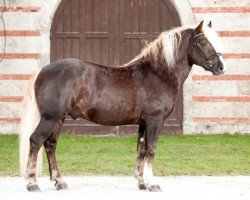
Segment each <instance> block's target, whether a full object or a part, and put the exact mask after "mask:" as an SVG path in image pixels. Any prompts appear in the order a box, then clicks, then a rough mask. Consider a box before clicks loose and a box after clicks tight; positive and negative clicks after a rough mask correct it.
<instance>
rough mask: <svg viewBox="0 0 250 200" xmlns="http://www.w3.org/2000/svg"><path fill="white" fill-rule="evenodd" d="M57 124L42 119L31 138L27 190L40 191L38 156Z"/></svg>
mask: <svg viewBox="0 0 250 200" xmlns="http://www.w3.org/2000/svg"><path fill="white" fill-rule="evenodd" d="M56 123H57V121H54V120H47V119H45V118H43V117H42V118H41V120H40V122H39V124H38V126H37V128H36V129H35V131H34V132H33V134H32V135H31V136H30V152H29V158H28V164H27V170H26V177H27V178H28V179H29V183H28V185H27V190H29V191H39V190H40V189H39V187H38V184H37V181H36V163H37V155H38V151H39V149H40V148H41V147H42V145H43V143H44V142H45V140H46V139H47V138H48V137H49V135H50V133H51V132H52V130H53V129H54V126H55V125H56Z"/></svg>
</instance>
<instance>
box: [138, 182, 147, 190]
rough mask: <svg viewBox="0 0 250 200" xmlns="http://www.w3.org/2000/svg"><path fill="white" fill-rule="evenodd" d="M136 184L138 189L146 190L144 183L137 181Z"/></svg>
mask: <svg viewBox="0 0 250 200" xmlns="http://www.w3.org/2000/svg"><path fill="white" fill-rule="evenodd" d="M137 186H138V188H139V190H146V189H147V187H146V185H145V183H140V182H139V183H138V184H137Z"/></svg>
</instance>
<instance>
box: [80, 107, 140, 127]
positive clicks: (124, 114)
mask: <svg viewBox="0 0 250 200" xmlns="http://www.w3.org/2000/svg"><path fill="white" fill-rule="evenodd" d="M84 118H86V119H87V120H89V121H92V122H95V123H97V124H101V125H110V126H116V125H126V124H138V122H139V120H140V114H139V111H138V110H136V109H133V108H131V107H129V106H127V105H97V106H95V107H93V108H91V109H88V110H86V112H85V113H84Z"/></svg>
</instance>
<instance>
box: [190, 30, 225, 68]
mask: <svg viewBox="0 0 250 200" xmlns="http://www.w3.org/2000/svg"><path fill="white" fill-rule="evenodd" d="M193 35H194V36H193V37H192V42H193V45H192V50H193V51H194V49H195V48H196V49H197V53H198V54H199V55H200V57H202V59H203V60H204V61H205V67H206V68H207V69H210V68H211V67H212V66H213V65H212V63H211V60H212V59H213V58H215V57H217V58H219V57H220V56H221V53H218V52H215V53H214V54H213V55H211V56H209V57H207V56H206V55H205V54H204V52H203V51H202V50H201V48H200V47H199V45H198V43H197V42H196V38H198V37H199V36H200V35H204V33H199V34H197V35H195V33H194V34H193ZM192 53H193V52H192Z"/></svg>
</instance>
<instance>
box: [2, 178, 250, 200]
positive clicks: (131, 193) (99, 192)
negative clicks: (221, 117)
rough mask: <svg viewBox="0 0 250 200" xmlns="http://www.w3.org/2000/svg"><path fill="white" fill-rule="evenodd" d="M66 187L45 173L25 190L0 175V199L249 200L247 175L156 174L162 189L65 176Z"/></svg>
mask: <svg viewBox="0 0 250 200" xmlns="http://www.w3.org/2000/svg"><path fill="white" fill-rule="evenodd" d="M64 180H65V181H66V182H67V184H68V186H69V189H67V190H64V191H56V190H55V188H54V186H53V183H52V182H51V181H49V178H48V177H40V178H38V183H39V186H40V189H41V192H34V193H32V192H28V191H27V190H26V188H25V186H26V183H27V181H26V180H25V179H24V178H20V177H0V199H2V200H12V199H13V200H14V199H25V200H31V199H32V200H39V199H46V200H49V199H51V200H52V199H60V200H77V199H81V200H87V199H91V200H93V199H101V200H113V199H118V200H123V199H124V200H138V199H142V200H149V199H150V200H161V199H164V200H172V199H175V200H176V199H177V200H178V199H185V200H189V199H190V200H191V199H192V200H196V199H197V200H201V199H202V200H206V199H209V200H211V199H212V200H217V199H222V200H229V199H232V200H243V199H244V200H249V199H250V176H227V177H207V176H199V177H191V176H181V177H156V180H157V182H158V183H159V184H160V186H161V188H162V192H156V193H153V192H149V191H147V190H146V191H139V190H138V189H137V187H136V180H135V179H134V178H133V177H106V176H103V177H64Z"/></svg>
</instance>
